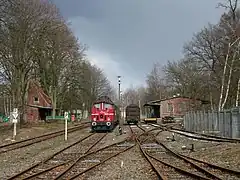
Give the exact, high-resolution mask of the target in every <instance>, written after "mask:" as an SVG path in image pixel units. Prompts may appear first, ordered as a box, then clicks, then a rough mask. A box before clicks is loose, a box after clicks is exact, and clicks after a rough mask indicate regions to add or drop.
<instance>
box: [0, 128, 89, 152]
mask: <svg viewBox="0 0 240 180" xmlns="http://www.w3.org/2000/svg"><path fill="white" fill-rule="evenodd" d="M87 127H89V125H87V124H83V125H78V126H75V127H71V128H68V133H72V132H75V131H78V130H81V129H84V128H87ZM63 134H64V130H60V131H55V132H51V133H47V134H44V135H41V136H36V137H33V138H28V139H24V140H21V141H16V142H13V143H9V144H4V145H1V146H0V154H2V153H5V152H9V151H12V150H15V149H19V148H23V147H27V146H30V145H32V144H35V143H39V142H42V141H46V140H48V139H51V138H54V137H57V136H61V135H63Z"/></svg>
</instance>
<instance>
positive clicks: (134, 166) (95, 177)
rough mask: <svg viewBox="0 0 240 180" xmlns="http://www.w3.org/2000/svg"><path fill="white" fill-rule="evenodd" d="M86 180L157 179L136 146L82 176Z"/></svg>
mask: <svg viewBox="0 0 240 180" xmlns="http://www.w3.org/2000/svg"><path fill="white" fill-rule="evenodd" d="M79 179H88V180H100V179H101V180H107V179H108V180H117V179H121V180H146V179H151V180H154V179H158V178H157V176H156V174H155V172H153V171H152V169H151V166H150V165H149V163H148V162H147V161H146V160H145V158H144V157H143V156H142V154H141V152H140V150H139V148H138V147H137V146H135V147H133V148H132V149H130V150H128V151H126V152H124V153H122V154H120V155H118V156H117V157H114V158H112V159H110V160H109V161H107V162H105V163H104V164H102V165H100V166H98V167H96V168H95V169H93V170H92V171H89V172H87V173H85V174H83V175H82V176H81V177H79Z"/></svg>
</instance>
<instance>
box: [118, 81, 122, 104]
mask: <svg viewBox="0 0 240 180" xmlns="http://www.w3.org/2000/svg"><path fill="white" fill-rule="evenodd" d="M120 91H121V76H118V100H119V104H120V101H121V92H120Z"/></svg>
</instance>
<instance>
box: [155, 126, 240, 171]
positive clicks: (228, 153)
mask: <svg viewBox="0 0 240 180" xmlns="http://www.w3.org/2000/svg"><path fill="white" fill-rule="evenodd" d="M174 136H175V140H176V141H172V140H171V138H172V133H170V132H167V131H164V132H161V133H160V134H159V135H158V140H160V141H161V142H163V143H164V144H166V145H167V146H168V147H169V148H171V149H172V150H174V151H177V152H180V153H182V154H184V155H189V156H192V157H195V158H198V159H200V160H204V161H206V162H209V163H213V164H216V165H220V166H223V167H229V168H232V169H235V170H240V168H239V167H240V144H235V143H223V142H213V141H203V140H196V139H192V138H187V137H185V136H181V135H178V134H176V133H175V135H174ZM191 144H194V151H191V150H190V148H191ZM182 146H185V148H182Z"/></svg>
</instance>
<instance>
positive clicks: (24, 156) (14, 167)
mask: <svg viewBox="0 0 240 180" xmlns="http://www.w3.org/2000/svg"><path fill="white" fill-rule="evenodd" d="M88 134H89V128H86V129H83V130H79V131H76V132H73V133H70V134H69V135H68V141H67V142H64V136H59V137H56V138H52V139H50V140H47V141H43V142H40V143H37V144H33V145H30V146H27V147H25V148H21V149H16V150H13V151H10V152H6V153H3V154H1V155H0V162H2V163H1V164H0V169H1V170H0V179H4V178H5V177H6V176H9V175H13V174H15V173H17V172H20V171H22V170H24V169H26V168H27V167H30V166H31V165H33V164H35V163H37V162H40V161H42V160H44V159H45V158H47V157H48V156H50V155H52V154H53V153H55V152H57V151H59V150H60V149H62V148H64V147H66V146H68V145H70V144H71V143H73V142H75V141H77V140H79V138H82V137H84V136H86V135H88Z"/></svg>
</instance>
